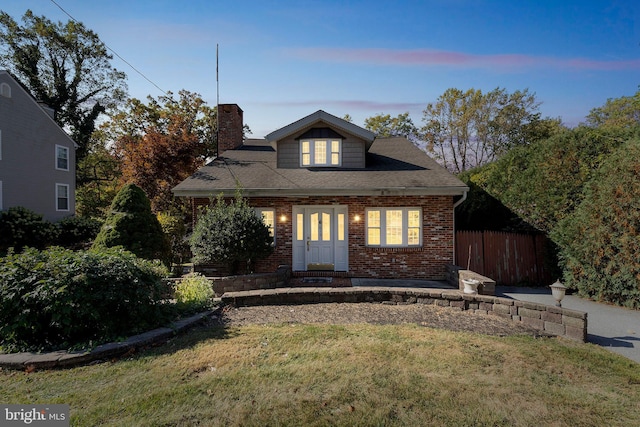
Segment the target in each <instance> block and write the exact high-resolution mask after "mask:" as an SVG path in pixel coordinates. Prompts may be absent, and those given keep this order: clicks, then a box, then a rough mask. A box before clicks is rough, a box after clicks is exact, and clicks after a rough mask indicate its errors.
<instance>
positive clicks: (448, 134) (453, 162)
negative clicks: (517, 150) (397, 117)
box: [421, 88, 561, 173]
mask: <svg viewBox="0 0 640 427" xmlns="http://www.w3.org/2000/svg"><path fill="white" fill-rule="evenodd" d="M538 107H539V103H538V102H537V101H536V99H535V95H534V94H531V93H529V91H528V90H526V89H525V90H524V91H516V92H514V93H512V94H509V93H507V91H506V90H505V89H500V88H496V89H494V90H492V91H491V92H487V93H482V91H481V90H477V89H469V90H467V91H465V92H463V91H462V90H460V89H455V88H450V89H447V90H446V91H445V92H444V94H442V95H441V96H440V97H439V98H438V100H437V101H436V102H435V103H429V104H427V107H426V108H425V110H424V111H423V122H424V126H423V127H422V129H421V131H422V134H421V135H422V138H424V139H425V141H426V142H427V149H428V150H429V151H431V152H432V153H433V154H434V156H435V157H436V158H437V159H438V160H440V161H441V162H442V163H443V165H444V166H445V167H447V168H448V169H449V170H451V171H453V172H455V173H460V172H463V171H465V170H467V169H470V168H473V167H476V166H480V165H483V164H487V163H489V162H492V161H494V160H496V159H497V158H499V157H500V156H502V155H504V154H505V153H506V152H508V151H509V150H510V149H511V148H513V147H517V146H521V145H527V144H530V143H531V142H533V141H535V140H537V139H536V138H538V139H539V138H544V137H546V136H548V135H550V134H552V133H554V132H557V131H559V130H560V128H561V125H560V122H559V120H557V119H556V120H554V119H544V120H541V119H540V114H539V113H537V112H536V110H537V109H538Z"/></svg>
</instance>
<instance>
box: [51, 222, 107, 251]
mask: <svg viewBox="0 0 640 427" xmlns="http://www.w3.org/2000/svg"><path fill="white" fill-rule="evenodd" d="M55 225H56V227H57V228H58V239H57V241H56V244H57V245H59V246H63V247H65V248H70V249H81V248H82V247H83V246H84V245H87V244H88V243H90V242H92V241H93V240H94V239H95V238H96V236H97V235H98V233H99V232H100V227H101V225H102V223H101V222H100V221H99V220H97V219H93V218H83V217H78V216H68V217H66V218H64V219H62V220H60V221H58V222H57V223H56V224H55Z"/></svg>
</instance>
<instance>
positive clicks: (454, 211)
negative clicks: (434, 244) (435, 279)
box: [451, 190, 468, 265]
mask: <svg viewBox="0 0 640 427" xmlns="http://www.w3.org/2000/svg"><path fill="white" fill-rule="evenodd" d="M467 191H468V190H464V192H463V193H462V197H461V198H460V200H458V201H457V202H455V203H454V204H453V257H451V259H453V264H454V265H457V264H456V263H457V261H458V260H457V259H456V208H457V207H458V206H460V205H461V204H462V202H464V201H465V200H467Z"/></svg>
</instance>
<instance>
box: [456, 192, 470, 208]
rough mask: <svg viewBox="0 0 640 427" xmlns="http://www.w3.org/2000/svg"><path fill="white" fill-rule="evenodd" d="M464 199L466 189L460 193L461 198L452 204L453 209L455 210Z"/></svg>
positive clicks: (465, 197) (465, 198)
mask: <svg viewBox="0 0 640 427" xmlns="http://www.w3.org/2000/svg"><path fill="white" fill-rule="evenodd" d="M465 200H467V190H464V192H463V193H462V198H461V199H460V200H458V201H457V202H455V203H454V204H453V210H454V211H455V210H456V208H457V207H458V206H460V205H461V204H462V202H464V201H465Z"/></svg>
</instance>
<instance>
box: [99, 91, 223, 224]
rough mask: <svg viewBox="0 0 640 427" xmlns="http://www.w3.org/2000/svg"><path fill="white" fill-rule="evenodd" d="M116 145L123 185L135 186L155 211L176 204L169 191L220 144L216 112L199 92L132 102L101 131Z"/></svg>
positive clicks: (115, 149)
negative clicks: (147, 101) (217, 135)
mask: <svg viewBox="0 0 640 427" xmlns="http://www.w3.org/2000/svg"><path fill="white" fill-rule="evenodd" d="M102 130H103V131H104V132H105V133H106V134H107V135H108V137H109V138H110V139H111V140H112V141H114V142H115V144H114V152H115V156H116V158H117V159H118V160H119V161H120V163H121V172H122V176H121V181H122V182H133V183H135V184H136V185H138V186H139V187H141V188H142V189H143V190H144V191H145V193H146V194H147V195H148V196H149V198H150V199H151V204H152V208H153V210H154V211H155V212H159V211H163V210H167V209H168V208H169V207H170V206H171V205H172V203H173V194H172V193H171V189H172V188H173V187H174V186H176V185H177V184H178V183H180V182H181V181H182V180H184V179H185V178H187V177H188V176H190V175H191V174H193V173H194V172H195V171H196V170H197V169H198V167H200V166H202V165H203V164H204V162H205V159H206V158H207V157H209V156H211V155H212V154H213V153H214V151H215V146H216V140H215V135H216V111H215V109H213V108H210V107H209V106H207V105H206V103H205V102H204V101H203V100H202V98H201V97H200V96H199V95H198V94H195V93H191V92H188V91H180V93H179V98H178V100H174V99H173V97H172V95H171V94H169V96H161V97H159V98H158V99H153V98H151V97H149V103H148V104H144V103H142V102H141V101H139V100H137V99H131V100H130V101H129V103H128V104H127V108H126V109H125V110H123V111H120V112H119V113H118V114H116V115H115V116H114V117H113V118H112V120H111V122H109V123H108V124H106V125H105V127H104V128H103V129H102Z"/></svg>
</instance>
